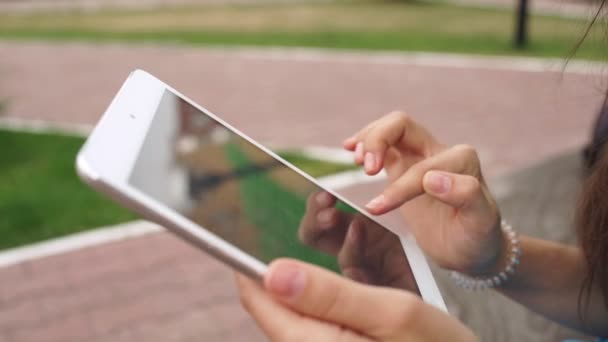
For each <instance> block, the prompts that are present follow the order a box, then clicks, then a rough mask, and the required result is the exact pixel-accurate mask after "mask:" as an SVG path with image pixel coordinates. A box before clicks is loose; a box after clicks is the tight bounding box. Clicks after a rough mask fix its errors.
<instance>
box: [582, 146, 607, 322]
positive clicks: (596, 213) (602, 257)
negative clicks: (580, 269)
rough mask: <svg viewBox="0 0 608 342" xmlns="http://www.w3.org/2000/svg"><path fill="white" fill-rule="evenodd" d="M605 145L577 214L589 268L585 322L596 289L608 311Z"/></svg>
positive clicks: (584, 296) (585, 281) (585, 282)
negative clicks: (595, 288)
mask: <svg viewBox="0 0 608 342" xmlns="http://www.w3.org/2000/svg"><path fill="white" fill-rule="evenodd" d="M603 145H604V146H603V148H598V156H599V158H597V161H596V163H595V165H594V166H593V168H592V169H591V172H590V174H589V176H588V177H587V179H586V180H585V182H584V185H583V188H582V192H581V196H580V199H579V203H578V208H577V211H576V227H577V235H578V240H579V244H580V246H581V250H582V253H583V256H584V258H585V264H586V273H585V278H584V279H583V285H582V287H581V291H580V293H579V316H580V317H581V320H582V321H583V322H584V321H585V315H584V312H585V311H586V308H587V307H588V304H589V300H590V298H591V293H592V289H593V288H594V287H595V286H596V285H597V286H598V287H599V289H600V290H601V293H602V295H603V297H604V305H606V307H607V308H608V149H607V148H606V144H603Z"/></svg>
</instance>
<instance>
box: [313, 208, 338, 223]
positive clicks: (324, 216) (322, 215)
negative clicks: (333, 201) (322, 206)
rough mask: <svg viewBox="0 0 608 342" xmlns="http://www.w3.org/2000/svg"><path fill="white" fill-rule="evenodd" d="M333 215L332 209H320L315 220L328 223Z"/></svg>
mask: <svg viewBox="0 0 608 342" xmlns="http://www.w3.org/2000/svg"><path fill="white" fill-rule="evenodd" d="M333 216H334V213H333V210H322V211H320V212H319V213H318V214H317V220H319V222H321V223H330V222H331V221H332V219H333Z"/></svg>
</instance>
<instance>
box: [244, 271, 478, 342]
mask: <svg viewBox="0 0 608 342" xmlns="http://www.w3.org/2000/svg"><path fill="white" fill-rule="evenodd" d="M237 283H238V287H239V292H240V296H241V302H242V304H243V306H244V307H245V309H247V311H249V313H250V314H251V315H252V316H253V318H254V319H255V320H256V322H257V324H258V325H259V326H260V328H261V329H262V330H263V331H264V332H265V333H266V335H268V337H269V338H270V340H271V341H289V342H293V341H296V342H297V341H411V342H415V341H455V342H456V341H458V342H464V341H477V339H476V337H475V336H474V335H473V333H472V332H471V331H470V330H468V329H467V328H466V327H465V326H464V325H462V324H461V323H460V322H459V321H457V320H456V319H454V318H452V317H451V316H449V315H447V314H446V313H444V312H442V311H440V310H438V309H436V308H434V307H432V306H430V305H428V304H425V303H424V302H422V300H420V298H418V297H417V296H415V295H414V294H411V293H409V292H406V291H401V290H395V289H388V288H381V287H373V286H366V285H362V284H359V283H355V282H353V281H351V280H348V279H346V278H343V277H340V276H338V275H336V274H334V273H332V272H330V271H327V270H324V269H322V268H319V267H316V266H312V265H309V264H305V263H302V262H298V261H295V260H287V259H283V260H277V261H275V262H273V263H272V264H271V265H270V268H269V270H268V273H267V274H266V277H265V279H264V287H265V289H266V291H264V290H263V289H262V288H260V287H259V285H258V284H256V283H254V282H253V281H252V280H250V279H248V278H246V277H244V276H242V275H237Z"/></svg>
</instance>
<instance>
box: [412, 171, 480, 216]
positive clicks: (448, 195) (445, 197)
mask: <svg viewBox="0 0 608 342" xmlns="http://www.w3.org/2000/svg"><path fill="white" fill-rule="evenodd" d="M422 186H423V188H424V192H425V193H427V194H429V195H431V196H433V197H434V198H436V199H438V200H439V201H441V202H443V203H445V204H447V205H449V206H452V207H454V208H458V209H465V208H470V207H477V206H479V205H481V204H483V203H484V201H485V199H486V198H485V194H484V192H483V189H482V185H481V183H480V181H479V179H477V178H476V177H474V176H470V175H462V174H457V173H450V172H444V171H435V170H432V171H428V172H427V173H425V174H424V177H423V178H422Z"/></svg>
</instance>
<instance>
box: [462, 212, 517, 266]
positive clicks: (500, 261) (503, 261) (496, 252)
mask: <svg viewBox="0 0 608 342" xmlns="http://www.w3.org/2000/svg"><path fill="white" fill-rule="evenodd" d="M501 222H502V221H501V220H500V219H498V220H497V222H496V226H495V227H494V228H493V231H494V232H495V233H494V234H493V235H494V236H493V237H492V238H491V239H492V240H493V241H492V243H491V244H490V245H491V246H496V247H494V248H493V249H492V250H491V251H488V254H489V256H488V258H487V259H486V261H484V262H483V263H480V264H478V265H477V266H476V267H473V268H471V269H469V270H467V271H466V272H463V273H465V274H466V275H468V276H470V277H487V276H492V275H495V274H497V273H499V272H501V271H502V270H504V269H505V267H506V266H507V264H508V262H509V255H510V248H511V242H510V238H509V236H508V233H507V232H506V231H505V230H504V229H503V228H502V227H501Z"/></svg>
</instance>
